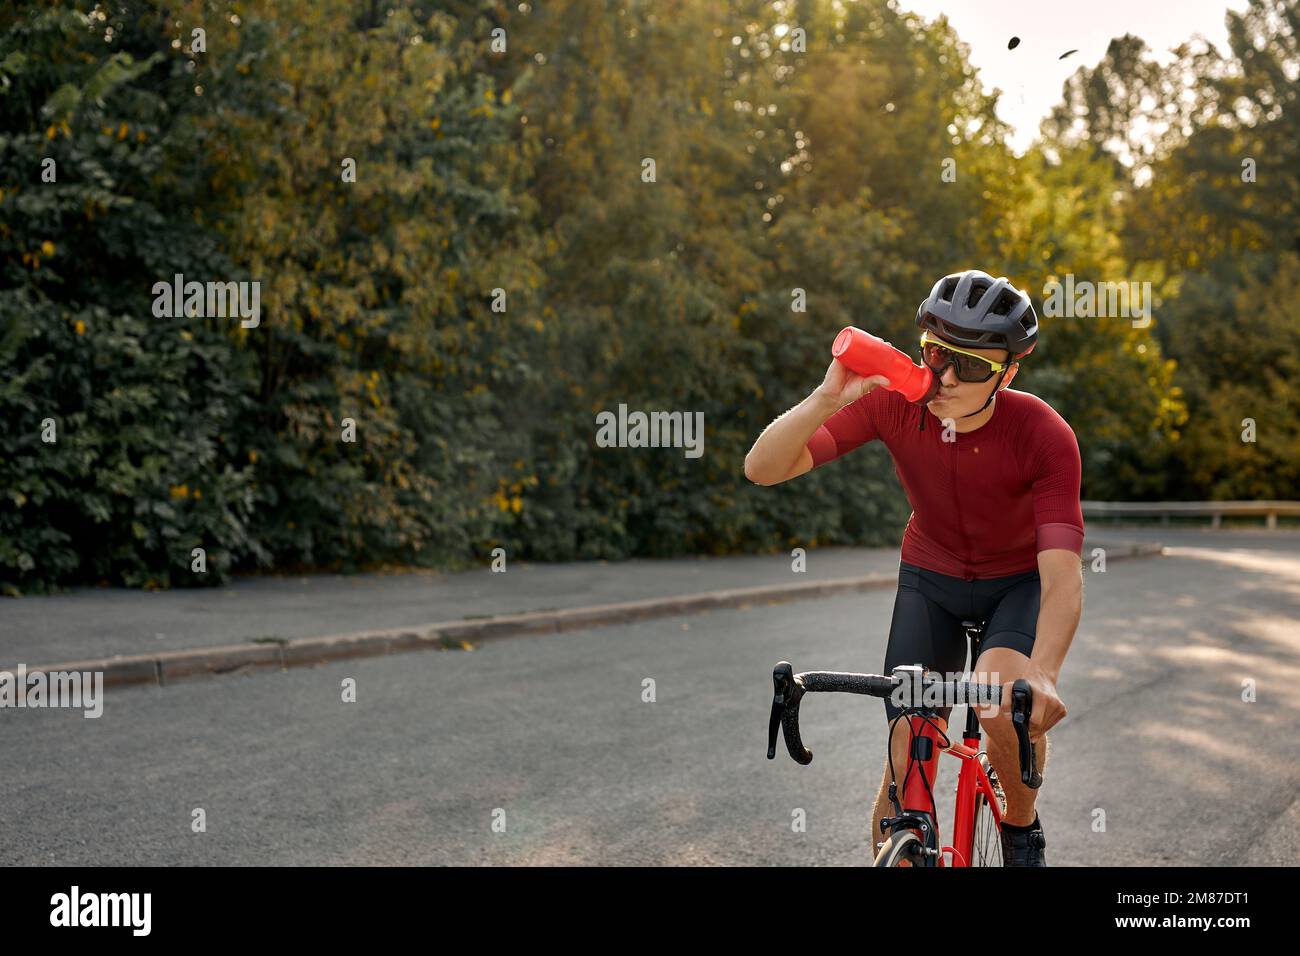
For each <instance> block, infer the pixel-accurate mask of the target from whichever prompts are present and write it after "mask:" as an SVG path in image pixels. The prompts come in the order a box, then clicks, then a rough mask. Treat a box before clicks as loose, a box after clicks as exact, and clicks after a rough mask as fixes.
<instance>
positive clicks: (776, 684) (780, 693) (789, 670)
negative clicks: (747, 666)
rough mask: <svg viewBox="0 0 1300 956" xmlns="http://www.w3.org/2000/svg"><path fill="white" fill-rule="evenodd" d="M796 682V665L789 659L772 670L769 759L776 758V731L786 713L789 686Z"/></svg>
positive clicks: (768, 728)
mask: <svg viewBox="0 0 1300 956" xmlns="http://www.w3.org/2000/svg"><path fill="white" fill-rule="evenodd" d="M793 683H794V667H792V666H791V664H790V662H789V661H781V663H779V664H777V665H776V667H775V668H774V669H773V670H772V719H771V720H769V721H768V724H767V759H768V760H775V759H776V732H777V730H778V729H779V728H780V726H781V718H782V717H783V716H784V715H785V700H786V694H787V688H789V687H790V685H791V684H793Z"/></svg>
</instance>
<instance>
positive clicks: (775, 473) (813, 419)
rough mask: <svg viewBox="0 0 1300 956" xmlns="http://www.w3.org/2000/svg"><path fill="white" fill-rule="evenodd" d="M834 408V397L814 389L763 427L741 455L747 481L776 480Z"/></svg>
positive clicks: (831, 413)
mask: <svg viewBox="0 0 1300 956" xmlns="http://www.w3.org/2000/svg"><path fill="white" fill-rule="evenodd" d="M837 411H839V404H838V403H837V402H836V400H835V399H834V398H827V397H826V396H825V395H823V394H822V392H821V390H820V389H814V390H813V392H812V394H810V395H809V396H808V397H807V398H805V399H804V400H803V401H802V402H800V403H799V404H798V405H796V406H794V408H792V409H790V410H789V411H788V412H785V413H784V414H783V415H781V416H779V417H778V418H777V419H776V420H775V421H773V422H772V424H770V425H768V426H767V428H765V429H763V433H762V434H761V435H759V436H758V440H757V441H755V442H754V447H752V448H751V449H750V450H749V454H747V455H746V456H745V475H746V476H747V477H748V478H749V479H750V480H751V481H778V480H780V479H781V478H783V477H785V475H786V474H788V473H789V471H790V469H792V468H793V467H794V466H795V464H796V463H797V462H798V461H799V455H800V453H802V452H803V449H804V446H805V445H807V444H808V439H810V438H812V436H813V433H814V432H816V431H817V429H818V428H820V427H821V426H822V423H823V422H825V421H826V419H828V418H830V417H831V416H832V415H833V414H835V412H837Z"/></svg>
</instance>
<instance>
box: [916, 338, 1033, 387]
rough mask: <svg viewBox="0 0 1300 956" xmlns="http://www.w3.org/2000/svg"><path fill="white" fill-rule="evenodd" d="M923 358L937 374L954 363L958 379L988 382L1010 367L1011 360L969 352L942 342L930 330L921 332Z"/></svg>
mask: <svg viewBox="0 0 1300 956" xmlns="http://www.w3.org/2000/svg"><path fill="white" fill-rule="evenodd" d="M921 358H922V359H924V361H925V364H926V365H928V366H930V368H931V369H932V370H933V371H934V374H935V375H936V376H938V375H942V374H943V373H944V370H945V369H946V368H947V367H948V366H949V365H952V366H953V367H954V368H955V369H956V370H957V379H958V380H959V381H962V382H987V381H988V380H989V379H991V378H992V377H993V376H994V375H996V374H997V373H998V372H1001V371H1002V370H1003V369H1005V368H1008V367H1010V365H1011V364H1012V363H1010V362H995V361H993V360H992V359H987V358H985V357H984V356H982V355H976V354H975V353H974V352H967V351H965V350H963V349H959V348H957V347H956V346H955V345H949V344H948V343H947V342H940V341H939V340H938V339H936V338H934V337H933V336H931V334H930V332H929V330H926V331H924V332H922V333H921Z"/></svg>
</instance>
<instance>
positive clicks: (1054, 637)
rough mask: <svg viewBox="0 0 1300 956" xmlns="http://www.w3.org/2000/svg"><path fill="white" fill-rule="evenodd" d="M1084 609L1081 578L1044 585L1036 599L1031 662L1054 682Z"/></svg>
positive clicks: (1058, 674) (1058, 677)
mask: <svg viewBox="0 0 1300 956" xmlns="http://www.w3.org/2000/svg"><path fill="white" fill-rule="evenodd" d="M1082 612H1083V584H1082V581H1080V582H1078V583H1076V582H1074V581H1065V582H1062V583H1059V584H1054V585H1051V586H1049V587H1045V588H1043V591H1042V593H1041V594H1040V595H1039V602H1038V632H1037V634H1036V636H1035V637H1034V649H1033V653H1032V654H1031V656H1030V658H1029V659H1030V662H1031V663H1034V664H1037V665H1038V666H1039V667H1041V668H1043V670H1045V671H1047V672H1048V673H1049V674H1051V675H1052V680H1053V681H1057V680H1059V679H1060V676H1061V665H1062V664H1064V663H1065V655H1066V654H1067V653H1068V652H1069V650H1070V642H1071V641H1073V640H1074V632H1075V630H1077V629H1078V627H1079V618H1080V616H1081V614H1082Z"/></svg>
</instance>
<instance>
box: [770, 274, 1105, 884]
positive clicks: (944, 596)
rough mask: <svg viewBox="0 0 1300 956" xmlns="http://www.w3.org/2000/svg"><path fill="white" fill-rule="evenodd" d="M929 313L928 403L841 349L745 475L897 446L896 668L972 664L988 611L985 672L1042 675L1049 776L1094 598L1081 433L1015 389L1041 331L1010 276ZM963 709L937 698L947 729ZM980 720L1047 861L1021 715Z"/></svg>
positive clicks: (1030, 855)
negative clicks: (1086, 587) (1085, 566)
mask: <svg viewBox="0 0 1300 956" xmlns="http://www.w3.org/2000/svg"><path fill="white" fill-rule="evenodd" d="M916 324H917V325H918V326H919V327H920V328H921V329H922V330H923V331H922V336H921V351H922V358H923V360H924V361H925V363H926V364H927V365H928V366H929V367H930V368H931V369H933V370H934V372H935V374H936V375H937V376H938V378H939V382H940V387H939V390H938V392H937V394H935V395H934V397H933V399H931V400H930V401H929V402H928V403H927V404H926V405H925V406H924V407H918V406H917V405H913V404H912V403H910V402H908V400H907V399H906V398H904V397H903V396H902V395H901V394H900V393H899V392H896V391H893V390H891V389H888V388H880V387H879V386H881V385H888V384H889V380H888V379H887V378H885V377H883V376H880V375H872V376H868V377H863V376H860V375H857V374H855V373H853V372H850V371H849V370H848V368H846V367H845V366H844V365H842V364H841V363H840V362H839V360H838V359H833V360H832V361H831V365H830V368H828V369H827V370H826V377H825V379H824V380H823V381H822V383H821V385H819V386H818V387H817V388H816V389H815V390H814V391H813V392H812V394H810V395H809V396H808V397H807V398H805V399H804V400H803V401H802V402H800V403H799V404H798V405H796V406H795V407H794V408H792V409H790V410H789V411H788V412H786V413H785V414H783V415H781V416H780V417H779V418H777V419H776V420H775V421H774V422H772V423H771V424H770V425H768V427H767V428H766V429H765V430H764V431H763V433H762V434H761V435H760V436H759V437H758V440H757V441H755V442H754V446H753V448H751V449H750V451H749V454H748V455H746V457H745V475H746V477H748V478H749V479H750V480H751V481H754V482H756V483H757V484H760V485H775V484H779V483H780V482H783V481H789V480H790V479H791V478H796V477H798V476H799V475H802V474H804V473H805V472H808V471H810V470H811V469H813V468H816V467H817V466H819V465H823V464H825V463H826V462H828V461H831V460H832V459H834V458H838V457H839V456H841V455H844V454H847V453H848V452H850V451H852V450H853V449H854V448H857V447H858V446H859V445H861V444H863V443H864V442H868V441H871V440H872V439H877V438H878V439H880V440H881V441H882V442H884V444H885V447H886V448H888V449H889V453H890V456H891V457H892V458H893V461H894V467H895V471H896V472H897V474H898V477H899V481H900V482H901V483H902V485H903V489H904V490H905V491H906V493H907V498H908V501H909V503H910V504H911V506H912V515H911V517H910V518H909V519H908V522H907V528H906V530H905V532H904V535H903V545H902V553H901V560H900V562H899V571H898V592H897V594H896V596H895V598H894V611H893V618H892V620H891V622H890V628H889V644H888V647H887V649H886V651H885V664H884V670H883V673H885V674H889V673H890V672H891V671H892V669H893V668H894V667H895V666H896V665H901V664H921V665H922V666H924V667H926V668H927V669H930V670H935V671H943V672H960V671H961V670H962V669H963V667H964V666H965V663H966V638H965V632H964V629H963V628H962V626H961V623H962V621H963V620H981V621H985V622H986V624H985V628H984V637H983V643H982V645H981V650H980V654H979V659H978V660H977V661H975V662H974V671H975V673H976V674H978V675H985V674H996V675H997V680H998V681H999V682H1001V683H1002V684H1004V685H1007V684H1010V683H1012V682H1014V681H1015V680H1016V679H1017V678H1022V677H1023V678H1025V679H1026V680H1028V681H1029V683H1030V685H1031V686H1032V688H1033V699H1034V709H1033V715H1032V719H1031V726H1030V736H1031V738H1032V739H1033V740H1034V742H1035V743H1036V744H1039V745H1038V746H1037V747H1036V748H1035V749H1036V752H1037V753H1038V754H1039V764H1038V769H1039V770H1040V771H1041V769H1042V767H1043V766H1045V765H1046V761H1047V747H1048V745H1047V736H1046V732H1047V730H1049V729H1050V728H1051V727H1052V726H1053V725H1054V724H1056V723H1057V722H1058V721H1059V720H1061V718H1063V717H1064V716H1065V714H1066V709H1065V705H1064V704H1063V703H1062V702H1061V699H1060V697H1059V696H1058V695H1057V692H1056V683H1057V681H1058V680H1059V678H1060V671H1061V665H1062V663H1063V662H1064V660H1065V655H1066V652H1067V651H1068V650H1069V647H1070V642H1071V640H1073V638H1074V632H1075V628H1076V627H1077V626H1078V623H1079V616H1080V613H1081V612H1082V606H1083V575H1082V570H1081V567H1080V556H1081V554H1082V550H1083V514H1082V511H1081V509H1080V505H1079V484H1080V476H1081V471H1082V468H1081V463H1080V457H1079V446H1078V442H1077V441H1076V439H1075V436H1074V432H1073V431H1072V430H1071V428H1070V426H1069V425H1068V424H1066V422H1065V420H1064V419H1063V418H1061V416H1060V415H1058V414H1057V413H1056V411H1055V410H1054V409H1052V407H1051V406H1050V405H1048V404H1047V403H1046V402H1044V401H1043V400H1042V399H1040V398H1038V397H1036V396H1034V395H1031V394H1029V393H1028V392H1020V391H1011V390H1009V389H1008V386H1009V385H1010V384H1011V381H1012V380H1013V379H1014V378H1015V376H1016V371H1017V370H1018V368H1019V360H1020V359H1022V358H1024V357H1025V356H1026V355H1028V354H1029V353H1030V352H1032V351H1033V349H1034V345H1035V344H1036V342H1037V338H1038V318H1037V316H1036V314H1035V312H1034V307H1033V304H1032V303H1031V302H1030V300H1029V296H1028V295H1026V294H1025V293H1024V292H1021V291H1020V290H1019V289H1016V288H1015V287H1014V286H1012V285H1011V284H1010V283H1009V282H1008V281H1007V280H1006V279H1005V278H999V279H994V278H993V277H992V276H990V275H988V274H987V273H984V272H980V271H979V270H977V269H969V270H967V271H965V272H959V273H954V274H952V275H948V276H945V277H944V278H942V279H940V280H939V281H938V282H936V283H935V285H934V288H933V289H932V290H931V291H930V295H929V296H928V297H927V298H926V300H925V301H924V302H922V303H921V306H920V308H919V309H917V313H916ZM990 382H991V384H990ZM931 416H933V417H934V418H935V419H936V422H935V423H934V424H933V425H932V426H931V427H930V428H929V429H927V428H926V423H927V421H928V420H929V419H930V417H931ZM885 710H886V715H887V716H888V718H889V720H890V721H891V722H892V721H893V720H894V718H895V717H897V716H898V714H899V712H900V711H899V708H898V707H897V706H895V704H894V703H893V702H892V701H889V700H886V701H885ZM951 711H952V708H951V707H942V708H939V709H938V714H939V717H938V723H939V725H940V727H941V728H943V729H945V730H946V728H947V723H948V717H949V715H950V713H951ZM979 721H980V725H981V726H982V728H983V729H984V731H985V732H986V733H987V734H988V748H987V749H988V757H989V762H990V763H991V764H992V766H993V769H994V770H995V772H996V775H997V777H998V778H999V780H1000V782H1001V786H1002V788H1003V791H1004V793H1005V797H1006V813H1005V816H1004V818H1003V823H1002V829H1001V840H1002V851H1003V860H1004V864H1005V865H1007V866H1046V865H1047V864H1046V860H1045V856H1044V853H1043V848H1044V847H1045V846H1046V840H1045V839H1044V837H1043V831H1042V826H1041V823H1040V821H1039V819H1038V814H1037V812H1036V810H1035V809H1034V803H1035V799H1036V796H1037V791H1036V790H1033V789H1030V788H1029V787H1027V786H1025V785H1024V784H1023V783H1021V779H1020V770H1019V764H1018V750H1017V741H1016V736H1015V732H1014V730H1013V728H1012V725H1011V721H1010V718H1009V715H1008V713H1007V711H1006V710H1005V708H1004V709H1000V710H999V711H998V713H997V715H996V716H992V715H990V714H988V713H984V712H981V713H980V714H979ZM1040 740H1041V743H1040ZM892 745H893V750H894V753H893V754H892V758H893V765H894V766H899V767H904V766H907V753H908V746H909V741H908V739H907V735H906V734H903V735H901V736H899V737H898V738H897V739H895V740H893V742H892ZM891 779H892V777H891V771H890V760H889V759H888V758H887V759H886V763H885V775H884V780H883V781H882V782H881V786H880V793H879V794H878V796H877V798H876V809H875V815H874V818H873V821H872V822H873V826H872V832H873V833H875V834H879V833H880V820H881V819H882V818H883V817H884V816H886V814H887V813H888V811H889V803H888V796H887V794H888V789H889V784H890V782H891ZM900 783H901V781H900Z"/></svg>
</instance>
